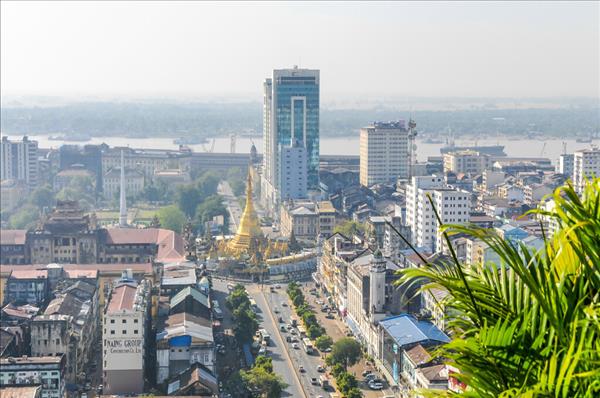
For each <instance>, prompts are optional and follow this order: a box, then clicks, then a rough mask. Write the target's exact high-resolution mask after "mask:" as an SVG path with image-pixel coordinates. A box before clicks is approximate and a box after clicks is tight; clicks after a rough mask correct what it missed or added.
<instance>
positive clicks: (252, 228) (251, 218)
mask: <svg viewBox="0 0 600 398" xmlns="http://www.w3.org/2000/svg"><path fill="white" fill-rule="evenodd" d="M262 239H263V233H262V230H261V228H260V222H259V221H258V216H257V215H256V211H255V210H254V202H253V199H252V179H251V178H250V172H249V171H248V179H247V181H246V207H245V208H244V212H243V213H242V218H241V219H240V225H239V226H238V229H237V232H236V234H235V236H234V237H233V239H231V240H230V241H229V242H228V243H227V251H228V252H229V253H231V254H233V255H235V256H236V257H239V256H240V255H241V254H243V253H246V254H252V253H251V251H252V250H251V249H254V250H256V249H257V247H256V245H257V244H258V242H259V241H260V240H262Z"/></svg>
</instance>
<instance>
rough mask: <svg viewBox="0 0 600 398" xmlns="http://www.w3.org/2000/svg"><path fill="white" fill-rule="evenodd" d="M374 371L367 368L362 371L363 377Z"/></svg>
mask: <svg viewBox="0 0 600 398" xmlns="http://www.w3.org/2000/svg"><path fill="white" fill-rule="evenodd" d="M372 373H373V372H371V371H370V370H365V371H363V372H362V376H363V377H366V376H367V375H370V374H372Z"/></svg>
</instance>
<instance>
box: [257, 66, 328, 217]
mask: <svg viewBox="0 0 600 398" xmlns="http://www.w3.org/2000/svg"><path fill="white" fill-rule="evenodd" d="M319 87H320V81H319V71H318V70H315V69H299V68H298V67H296V66H295V67H294V68H293V69H275V70H273V76H272V77H271V78H267V79H266V80H265V82H264V85H263V88H264V101H263V141H264V151H263V153H264V167H263V177H264V178H263V179H262V182H263V186H262V189H261V194H262V196H263V201H264V202H265V204H266V205H267V206H269V207H271V208H275V206H276V205H277V204H278V203H280V201H281V199H282V196H281V191H280V190H281V186H282V179H284V178H286V179H287V177H289V175H288V174H286V172H285V170H282V163H284V162H282V153H289V152H290V148H299V147H302V148H304V149H305V156H306V185H307V189H309V190H311V189H315V190H316V189H318V186H319ZM291 152H296V155H298V156H299V155H300V152H301V151H299V150H295V149H292V150H291ZM298 181H300V180H299V179H298ZM286 183H287V180H286ZM292 191H294V192H295V193H298V194H300V196H301V197H304V196H306V192H300V189H294V190H292ZM288 192H289V191H288Z"/></svg>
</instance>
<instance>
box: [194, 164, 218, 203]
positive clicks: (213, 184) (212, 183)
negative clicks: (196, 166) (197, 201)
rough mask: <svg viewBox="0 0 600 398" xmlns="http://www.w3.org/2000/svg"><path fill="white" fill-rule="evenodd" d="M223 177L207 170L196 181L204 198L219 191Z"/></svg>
mask: <svg viewBox="0 0 600 398" xmlns="http://www.w3.org/2000/svg"><path fill="white" fill-rule="evenodd" d="M220 180H221V178H220V177H219V176H218V175H216V174H215V173H214V172H213V171H207V172H205V173H204V174H202V175H201V176H200V177H199V178H198V180H197V181H196V187H197V189H198V192H199V193H200V195H201V197H202V198H207V197H209V196H211V195H214V194H216V193H217V187H218V186H219V181H220Z"/></svg>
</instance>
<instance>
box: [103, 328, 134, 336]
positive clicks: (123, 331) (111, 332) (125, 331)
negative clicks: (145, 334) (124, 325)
mask: <svg viewBox="0 0 600 398" xmlns="http://www.w3.org/2000/svg"><path fill="white" fill-rule="evenodd" d="M115 332H116V331H115V330H114V329H111V330H110V334H111V335H114V334H115ZM104 334H106V329H104ZM121 334H127V330H125V329H123V330H122V331H121ZM133 334H139V330H138V329H134V330H133Z"/></svg>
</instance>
